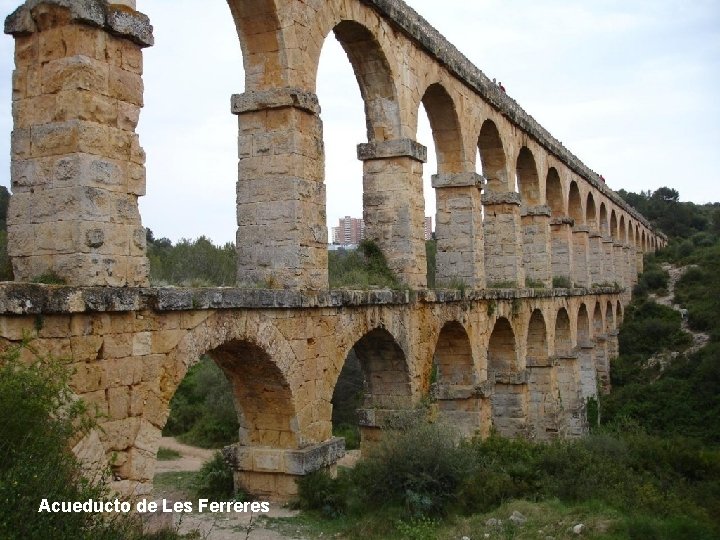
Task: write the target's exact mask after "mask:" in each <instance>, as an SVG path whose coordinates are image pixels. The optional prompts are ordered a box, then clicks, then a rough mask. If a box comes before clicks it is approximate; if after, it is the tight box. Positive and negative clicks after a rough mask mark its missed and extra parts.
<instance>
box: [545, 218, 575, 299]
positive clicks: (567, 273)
mask: <svg viewBox="0 0 720 540" xmlns="http://www.w3.org/2000/svg"><path fill="white" fill-rule="evenodd" d="M574 224H575V220H574V219H572V218H570V217H560V218H554V219H552V220H551V221H550V232H551V235H552V277H553V278H557V280H563V281H567V282H568V283H570V286H572V276H573V247H572V246H573V244H572V226H573V225H574Z"/></svg>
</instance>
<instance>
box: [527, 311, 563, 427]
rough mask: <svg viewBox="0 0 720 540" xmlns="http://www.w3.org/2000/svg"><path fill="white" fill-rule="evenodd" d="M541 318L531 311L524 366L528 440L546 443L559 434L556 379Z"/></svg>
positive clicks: (542, 317)
mask: <svg viewBox="0 0 720 540" xmlns="http://www.w3.org/2000/svg"><path fill="white" fill-rule="evenodd" d="M549 350H550V345H549V343H548V336H547V324H546V322H545V316H544V315H543V313H542V311H541V310H540V309H535V310H533V312H532V315H531V316H530V321H529V323H528V331H527V346H526V360H525V364H526V366H527V371H528V387H529V390H528V391H529V396H528V398H529V399H528V418H529V420H530V421H529V427H530V431H531V437H532V438H533V439H536V440H548V439H552V438H555V437H557V435H558V433H559V432H560V421H561V420H560V418H559V410H560V403H559V400H558V387H557V377H556V374H555V368H554V366H553V362H552V361H551V359H550V356H549Z"/></svg>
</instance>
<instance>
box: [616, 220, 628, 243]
mask: <svg viewBox="0 0 720 540" xmlns="http://www.w3.org/2000/svg"><path fill="white" fill-rule="evenodd" d="M618 239H619V240H620V243H622V244H627V227H626V226H625V216H624V215H623V214H620V223H619V224H618Z"/></svg>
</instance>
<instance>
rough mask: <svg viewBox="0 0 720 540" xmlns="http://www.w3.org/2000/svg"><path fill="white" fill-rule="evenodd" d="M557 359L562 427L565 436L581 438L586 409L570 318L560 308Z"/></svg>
mask: <svg viewBox="0 0 720 540" xmlns="http://www.w3.org/2000/svg"><path fill="white" fill-rule="evenodd" d="M555 359H556V362H557V382H558V394H559V396H560V416H561V418H562V421H561V422H560V425H561V426H563V428H564V429H565V430H566V431H565V432H564V433H563V434H564V435H568V436H574V437H578V436H580V435H582V434H583V433H584V432H585V431H586V430H585V425H586V421H585V407H584V403H583V400H582V397H581V391H580V363H579V361H578V354H577V352H576V350H575V349H574V347H573V341H572V330H571V327H570V316H569V315H568V312H567V309H565V308H560V309H559V310H558V312H557V316H556V318H555Z"/></svg>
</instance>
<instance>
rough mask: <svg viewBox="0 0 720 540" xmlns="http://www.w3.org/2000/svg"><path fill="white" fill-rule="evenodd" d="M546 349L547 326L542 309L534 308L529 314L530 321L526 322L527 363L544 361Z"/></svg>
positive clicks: (547, 352) (546, 353) (546, 355)
mask: <svg viewBox="0 0 720 540" xmlns="http://www.w3.org/2000/svg"><path fill="white" fill-rule="evenodd" d="M548 354H549V351H548V339H547V327H546V324H545V317H544V316H543V314H542V311H540V310H539V309H536V310H534V311H533V312H532V315H531V316H530V322H529V324H528V334H527V358H528V360H527V364H530V363H535V362H537V361H540V363H544V361H545V360H547V357H548Z"/></svg>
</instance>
